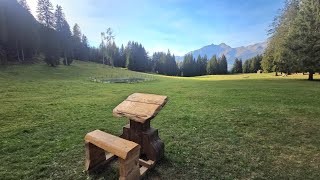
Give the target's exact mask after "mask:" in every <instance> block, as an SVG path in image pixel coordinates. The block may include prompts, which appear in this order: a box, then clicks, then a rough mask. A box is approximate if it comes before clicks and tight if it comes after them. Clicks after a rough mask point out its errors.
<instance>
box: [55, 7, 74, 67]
mask: <svg viewBox="0 0 320 180" xmlns="http://www.w3.org/2000/svg"><path fill="white" fill-rule="evenodd" d="M55 30H56V31H57V32H58V40H59V47H60V56H61V57H63V64H64V65H70V64H71V63H72V61H73V59H72V41H71V31H70V26H69V24H68V22H67V20H66V19H65V16H64V13H63V12H62V7H61V6H59V5H57V7H56V12H55Z"/></svg>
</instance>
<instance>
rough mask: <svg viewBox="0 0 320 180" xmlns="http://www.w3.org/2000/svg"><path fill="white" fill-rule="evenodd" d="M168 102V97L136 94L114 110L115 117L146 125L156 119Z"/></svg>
mask: <svg viewBox="0 0 320 180" xmlns="http://www.w3.org/2000/svg"><path fill="white" fill-rule="evenodd" d="M167 100H168V97H167V96H161V95H155V94H143V93H134V94H132V95H130V96H129V97H128V98H127V99H126V100H124V101H123V102H122V103H120V104H119V105H118V106H117V107H116V108H114V109H113V115H114V116H116V117H127V118H129V119H130V120H134V121H136V122H140V123H144V122H145V121H147V120H150V119H152V118H154V117H155V116H156V115H157V114H158V112H159V111H160V110H161V108H162V107H163V106H164V105H165V104H166V102H167Z"/></svg>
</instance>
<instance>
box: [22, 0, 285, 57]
mask: <svg viewBox="0 0 320 180" xmlns="http://www.w3.org/2000/svg"><path fill="white" fill-rule="evenodd" d="M50 1H51V3H52V4H53V6H56V5H57V4H59V5H61V6H62V8H63V11H64V13H65V15H66V19H67V21H68V22H69V24H70V26H71V27H73V25H74V24H75V23H78V24H79V26H80V28H81V31H82V33H83V34H85V35H86V36H87V37H88V39H89V42H90V45H92V46H98V45H99V44H100V42H101V37H100V34H101V32H103V31H106V30H107V28H108V27H111V28H112V29H113V31H114V34H115V42H116V44H117V45H118V46H121V44H124V45H126V44H127V43H128V41H136V42H139V43H141V44H142V45H143V46H144V47H145V48H146V50H147V51H148V52H149V53H153V52H157V51H165V52H166V51H167V50H168V49H170V51H171V52H173V53H174V54H175V55H180V56H181V55H184V54H186V53H188V52H190V51H193V50H196V49H199V48H201V47H203V46H206V45H209V44H220V43H226V44H228V45H230V46H231V47H239V46H246V45H250V44H255V43H259V42H263V41H265V40H266V39H267V37H268V36H267V30H268V28H269V26H270V24H271V23H272V20H273V19H274V16H275V15H276V14H277V13H278V12H279V9H280V8H281V7H282V6H283V0H50ZM27 2H28V4H29V6H30V8H31V11H32V13H33V14H34V15H35V14H36V6H37V0H27Z"/></svg>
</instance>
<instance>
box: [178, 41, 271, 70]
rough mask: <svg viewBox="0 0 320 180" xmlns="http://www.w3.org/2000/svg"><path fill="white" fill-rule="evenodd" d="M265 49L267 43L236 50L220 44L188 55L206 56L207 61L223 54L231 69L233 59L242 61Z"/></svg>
mask: <svg viewBox="0 0 320 180" xmlns="http://www.w3.org/2000/svg"><path fill="white" fill-rule="evenodd" d="M266 47H267V42H262V43H257V44H254V45H249V46H241V47H237V48H232V47H230V46H228V45H227V44H225V43H221V44H219V45H215V44H211V45H208V46H204V47H202V48H201V49H198V50H195V51H191V52H189V53H192V54H193V57H194V58H197V57H198V55H200V56H204V55H207V56H208V59H210V58H211V57H212V56H213V55H217V56H218V57H221V56H222V54H224V55H225V56H226V57H227V60H228V66H229V68H231V67H232V65H233V62H234V60H235V58H241V59H242V60H243V61H244V60H246V59H249V58H252V57H254V56H256V55H258V54H262V53H264V50H265V48H266ZM176 61H177V62H180V61H183V56H176Z"/></svg>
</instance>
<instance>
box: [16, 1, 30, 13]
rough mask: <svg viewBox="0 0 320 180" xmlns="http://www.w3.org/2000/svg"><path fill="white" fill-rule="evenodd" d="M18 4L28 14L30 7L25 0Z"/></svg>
mask: <svg viewBox="0 0 320 180" xmlns="http://www.w3.org/2000/svg"><path fill="white" fill-rule="evenodd" d="M18 2H19V4H20V5H21V6H22V7H23V8H24V9H26V10H27V11H29V12H30V7H29V5H28V3H27V1H26V0H19V1H18Z"/></svg>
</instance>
